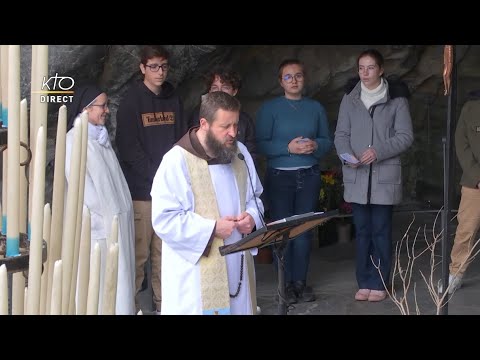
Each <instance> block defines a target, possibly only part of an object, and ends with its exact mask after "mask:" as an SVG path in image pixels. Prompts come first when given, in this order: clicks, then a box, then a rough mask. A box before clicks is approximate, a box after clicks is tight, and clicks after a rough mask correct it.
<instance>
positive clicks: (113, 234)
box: [107, 215, 118, 247]
mask: <svg viewBox="0 0 480 360" xmlns="http://www.w3.org/2000/svg"><path fill="white" fill-rule="evenodd" d="M117 242H118V216H117V215H114V216H113V219H112V227H111V229H110V236H108V241H107V246H108V247H110V245H111V244H115V243H117Z"/></svg>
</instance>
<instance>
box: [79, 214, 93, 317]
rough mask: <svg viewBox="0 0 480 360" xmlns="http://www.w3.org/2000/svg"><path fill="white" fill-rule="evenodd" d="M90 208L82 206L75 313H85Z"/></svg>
mask: <svg viewBox="0 0 480 360" xmlns="http://www.w3.org/2000/svg"><path fill="white" fill-rule="evenodd" d="M90 240H91V226H90V210H88V208H87V207H86V206H84V207H83V223H82V235H81V237H80V253H79V259H78V289H77V291H78V296H77V312H76V313H77V315H85V314H86V313H87V296H88V276H89V272H90V252H91V249H90V246H91V242H90Z"/></svg>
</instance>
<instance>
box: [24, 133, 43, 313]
mask: <svg viewBox="0 0 480 360" xmlns="http://www.w3.org/2000/svg"><path fill="white" fill-rule="evenodd" d="M45 146H46V134H45V132H44V128H43V126H41V127H40V128H39V129H38V134H37V141H36V149H35V151H36V154H37V155H36V157H35V174H34V177H33V178H34V179H35V183H34V184H33V200H32V222H31V224H32V228H31V229H32V238H31V240H30V261H29V266H28V302H27V315H38V314H39V312H40V285H41V275H42V238H43V236H42V235H43V208H44V206H45V157H46V147H45Z"/></svg>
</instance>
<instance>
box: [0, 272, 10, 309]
mask: <svg viewBox="0 0 480 360" xmlns="http://www.w3.org/2000/svg"><path fill="white" fill-rule="evenodd" d="M0 315H8V277H7V267H6V266H5V264H3V265H1V266H0Z"/></svg>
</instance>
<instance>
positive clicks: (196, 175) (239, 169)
mask: <svg viewBox="0 0 480 360" xmlns="http://www.w3.org/2000/svg"><path fill="white" fill-rule="evenodd" d="M182 150H183V154H184V157H185V160H186V164H187V168H188V172H189V175H190V179H191V185H192V192H193V195H194V199H195V213H197V214H199V215H201V216H203V217H205V218H208V219H215V220H218V219H219V218H220V214H219V212H218V206H217V197H216V194H215V189H214V188H213V183H212V179H211V177H210V171H209V169H208V163H207V162H206V161H205V160H203V159H201V158H199V157H197V156H195V155H193V154H191V153H189V152H188V151H186V150H184V149H182ZM245 166H246V164H244V163H243V161H241V160H239V159H237V158H236V157H235V158H234V159H233V160H232V167H233V171H234V174H235V178H236V180H237V186H238V188H239V189H240V191H239V198H240V206H241V211H242V212H243V211H245V197H246V190H247V172H246V169H245ZM223 245H224V241H223V239H220V238H217V237H215V238H214V240H213V243H212V247H211V249H210V253H209V255H208V257H205V256H202V257H201V258H200V279H201V295H202V309H203V314H205V315H223V314H225V315H228V314H230V295H229V293H230V292H229V288H228V276H227V263H226V260H225V257H224V256H222V255H221V254H220V251H219V250H218V248H219V247H220V246H223ZM245 262H246V269H245V270H246V271H244V274H245V276H248V277H249V284H250V294H251V297H252V298H251V305H252V309H253V313H254V314H255V313H256V310H257V302H256V284H255V275H254V274H255V269H254V267H253V257H252V255H251V254H250V251H246V252H245Z"/></svg>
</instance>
